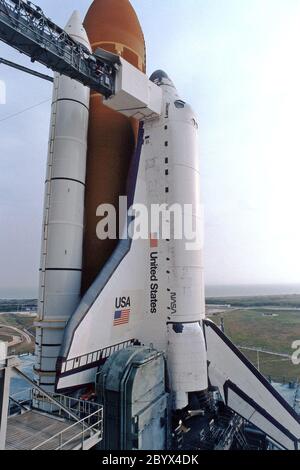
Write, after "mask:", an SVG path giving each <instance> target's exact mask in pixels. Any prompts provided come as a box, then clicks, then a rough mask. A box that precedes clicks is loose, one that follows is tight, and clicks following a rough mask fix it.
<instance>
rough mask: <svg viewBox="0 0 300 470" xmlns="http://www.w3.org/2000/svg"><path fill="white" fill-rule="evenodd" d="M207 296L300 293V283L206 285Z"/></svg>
mask: <svg viewBox="0 0 300 470" xmlns="http://www.w3.org/2000/svg"><path fill="white" fill-rule="evenodd" d="M205 292H206V296H207V297H252V296H262V295H294V294H298V295H300V284H257V285H256V284H249V285H247V284H244V285H227V286H206V288H205Z"/></svg>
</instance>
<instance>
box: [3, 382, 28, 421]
mask: <svg viewBox="0 0 300 470" xmlns="http://www.w3.org/2000/svg"><path fill="white" fill-rule="evenodd" d="M31 392H32V390H31V388H27V389H25V390H21V391H20V392H17V393H14V394H13V395H11V396H10V397H9V408H8V415H9V416H11V415H12V414H18V413H20V412H21V413H22V412H26V411H28V410H29V409H30V407H31V403H32V394H31Z"/></svg>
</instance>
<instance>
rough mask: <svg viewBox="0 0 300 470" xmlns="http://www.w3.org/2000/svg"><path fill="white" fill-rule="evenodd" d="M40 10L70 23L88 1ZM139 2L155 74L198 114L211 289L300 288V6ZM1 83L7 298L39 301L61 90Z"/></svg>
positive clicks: (26, 82)
mask: <svg viewBox="0 0 300 470" xmlns="http://www.w3.org/2000/svg"><path fill="white" fill-rule="evenodd" d="M36 3H38V4H39V6H40V7H41V8H42V9H43V10H44V12H45V13H46V14H47V16H49V17H51V18H52V19H53V20H54V21H55V22H56V23H58V24H59V25H61V26H63V25H64V24H65V23H66V22H67V20H68V18H69V16H70V14H71V13H72V11H73V10H74V9H78V10H79V11H80V12H81V13H82V15H84V14H85V12H86V10H87V8H88V6H89V4H90V0H64V1H63V2H62V1H58V0H39V1H36ZM132 4H133V6H134V7H135V8H136V11H137V14H138V16H139V19H140V22H141V25H142V27H143V30H144V33H145V38H146V44H147V55H148V56H147V61H148V70H147V72H148V74H149V75H150V74H151V73H152V72H153V71H154V70H156V69H158V68H160V69H161V68H162V69H164V70H165V71H166V72H167V73H168V74H169V75H170V77H171V78H172V79H173V81H174V82H175V84H176V86H177V89H178V91H179V93H180V95H181V96H182V98H183V99H185V100H186V101H188V102H190V103H191V104H192V106H193V107H194V109H195V111H196V113H197V114H198V116H199V121H200V145H201V178H202V194H203V200H204V205H205V276H206V283H207V285H212V284H214V285H218V284H220V285H224V284H226V285H227V284H260V283H262V284H286V283H299V284H300V237H299V234H300V213H299V201H300V184H299V175H300V138H299V125H300V115H299V113H300V111H299V110H300V87H299V83H300V54H299V46H300V28H299V24H300V0H285V1H282V0H242V1H241V0H163V1H161V0H132ZM0 56H1V57H4V58H6V59H9V60H13V61H16V62H18V63H21V64H23V65H26V66H29V67H33V68H34V69H36V70H39V71H42V72H45V68H43V67H41V66H38V65H36V64H35V65H32V64H31V63H30V60H29V59H28V58H26V57H24V56H22V55H20V54H19V53H18V52H15V51H14V50H12V49H10V48H9V47H8V46H6V45H4V44H2V43H0ZM47 73H49V71H48V72H47ZM0 80H2V81H4V82H5V84H6V100H7V102H6V104H5V105H3V104H0V295H2V296H3V295H8V292H9V291H10V290H16V289H19V292H20V293H21V291H22V293H23V292H24V293H25V292H26V293H29V292H30V293H32V294H36V291H37V285H38V268H39V257H40V238H41V224H42V209H43V191H44V177H45V169H46V158H47V141H48V133H49V121H50V100H51V87H52V85H51V83H48V82H46V81H42V80H39V79H36V78H34V77H32V76H27V75H25V74H22V73H20V72H17V71H15V70H12V69H8V68H7V67H4V66H3V65H0ZM33 106H34V107H33ZM28 107H33V108H32V109H29V110H27V111H26V112H24V113H20V112H21V111H23V110H24V109H26V108H28ZM13 115H14V116H13ZM11 116H13V117H11ZM5 293H7V294H5Z"/></svg>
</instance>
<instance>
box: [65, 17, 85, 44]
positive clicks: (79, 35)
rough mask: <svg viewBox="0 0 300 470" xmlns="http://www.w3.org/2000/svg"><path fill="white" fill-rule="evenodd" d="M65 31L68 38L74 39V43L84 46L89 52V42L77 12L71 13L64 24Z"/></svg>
mask: <svg viewBox="0 0 300 470" xmlns="http://www.w3.org/2000/svg"><path fill="white" fill-rule="evenodd" d="M65 31H66V33H68V35H69V36H71V37H72V38H73V39H75V41H78V42H80V43H81V44H83V45H84V46H86V47H87V49H88V50H89V51H91V46H90V42H89V39H88V36H87V33H86V30H85V29H84V27H83V24H82V19H81V16H80V13H79V11H77V10H75V11H74V12H73V13H72V15H71V18H70V19H69V21H68V22H67V24H66V27H65Z"/></svg>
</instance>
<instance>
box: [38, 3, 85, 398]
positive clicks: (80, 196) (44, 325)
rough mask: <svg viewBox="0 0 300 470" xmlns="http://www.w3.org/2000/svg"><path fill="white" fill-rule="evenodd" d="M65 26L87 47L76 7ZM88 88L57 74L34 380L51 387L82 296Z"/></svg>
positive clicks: (51, 125)
mask: <svg viewBox="0 0 300 470" xmlns="http://www.w3.org/2000/svg"><path fill="white" fill-rule="evenodd" d="M65 31H66V32H67V33H68V34H69V35H70V36H71V37H72V38H73V39H75V40H76V41H78V42H80V43H82V44H83V45H84V46H85V47H86V48H88V49H89V50H90V44H89V40H88V37H87V34H86V32H85V29H84V28H83V25H82V21H81V19H80V15H79V13H78V12H77V11H75V12H74V13H73V14H72V16H71V18H70V20H69V21H68V23H67V25H66V28H65ZM89 98H90V90H89V88H87V87H84V86H83V85H82V84H80V83H78V82H77V81H75V80H71V79H70V78H68V77H65V76H62V75H59V74H55V77H54V87H53V101H52V115H51V124H50V138H49V151H48V163H47V177H46V187H45V202H44V220H43V234H42V253H41V268H40V290H39V310H38V323H37V330H36V365H35V373H36V376H37V377H36V380H37V382H38V384H39V385H41V386H43V388H44V389H45V390H47V391H54V387H55V370H56V360H57V356H58V354H59V349H60V345H61V342H62V337H63V331H64V328H65V324H66V322H67V321H68V319H69V317H70V316H71V315H72V313H73V312H74V310H75V308H76V307H77V305H78V303H79V300H80V288H81V274H82V272H81V271H82V242H83V221H84V194H85V177H86V152H87V131H88V117H89Z"/></svg>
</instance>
